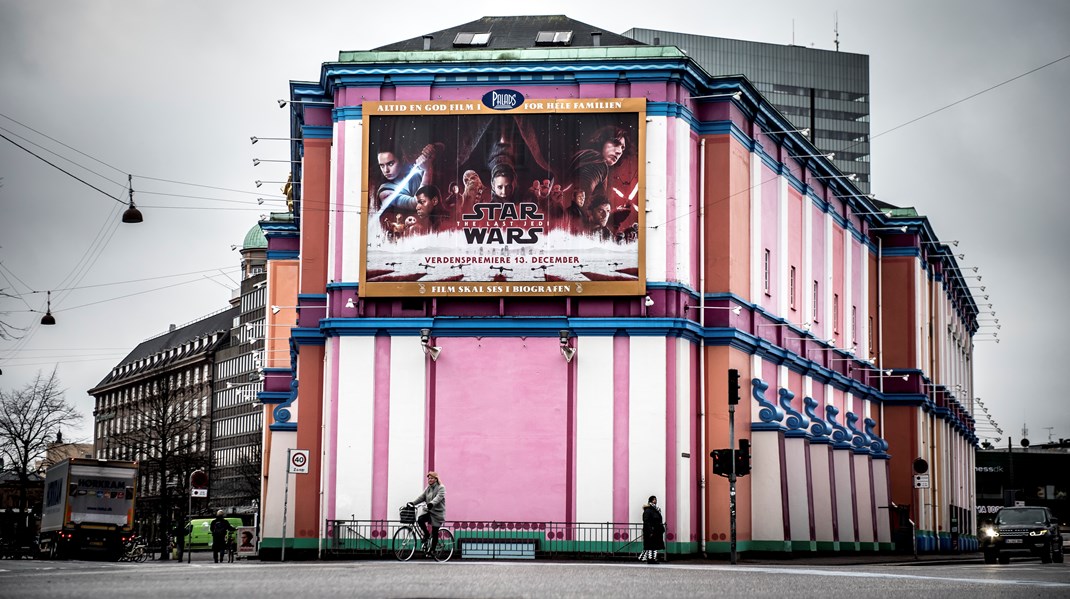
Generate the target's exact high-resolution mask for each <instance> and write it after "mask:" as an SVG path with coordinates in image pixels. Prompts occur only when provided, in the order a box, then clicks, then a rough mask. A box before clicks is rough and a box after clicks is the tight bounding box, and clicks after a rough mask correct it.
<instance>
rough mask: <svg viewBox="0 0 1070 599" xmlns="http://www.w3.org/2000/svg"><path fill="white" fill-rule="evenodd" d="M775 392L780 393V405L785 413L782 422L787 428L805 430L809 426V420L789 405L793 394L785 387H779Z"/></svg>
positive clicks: (793, 397)
mask: <svg viewBox="0 0 1070 599" xmlns="http://www.w3.org/2000/svg"><path fill="white" fill-rule="evenodd" d="M777 393H778V394H779V395H780V407H781V408H783V409H784V413H785V414H787V418H786V419H785V420H784V424H785V425H787V427H788V430H789V431H798V430H802V431H804V432H805V430H806V427H808V426H810V420H809V419H808V418H807V417H806V416H803V415H802V414H800V413H799V412H798V411H797V410H795V408H792V407H791V401H792V400H793V399H795V394H794V393H792V392H791V391H788V390H787V389H780V390H779V391H777Z"/></svg>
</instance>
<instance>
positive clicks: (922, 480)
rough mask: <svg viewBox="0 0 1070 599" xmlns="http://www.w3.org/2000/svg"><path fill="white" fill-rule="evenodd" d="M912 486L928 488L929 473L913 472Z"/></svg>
mask: <svg viewBox="0 0 1070 599" xmlns="http://www.w3.org/2000/svg"><path fill="white" fill-rule="evenodd" d="M914 488H915V489H928V488H929V475H928V474H915V475H914Z"/></svg>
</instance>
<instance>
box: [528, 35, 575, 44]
mask: <svg viewBox="0 0 1070 599" xmlns="http://www.w3.org/2000/svg"><path fill="white" fill-rule="evenodd" d="M571 41H572V32H571V31H540V32H539V33H538V34H537V35H536V36H535V45H536V46H567V45H569V43H570V42H571Z"/></svg>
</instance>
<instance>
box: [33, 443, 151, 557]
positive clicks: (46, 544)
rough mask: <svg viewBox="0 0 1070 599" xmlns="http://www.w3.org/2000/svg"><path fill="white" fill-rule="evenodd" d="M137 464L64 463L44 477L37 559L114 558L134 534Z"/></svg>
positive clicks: (81, 460) (72, 460)
mask: <svg viewBox="0 0 1070 599" xmlns="http://www.w3.org/2000/svg"><path fill="white" fill-rule="evenodd" d="M137 468H138V465H137V462H126V461H119V460H94V459H90V458H68V459H66V460H63V461H62V462H59V463H57V464H56V465H54V466H52V467H51V468H49V469H48V472H47V473H46V474H45V498H44V507H43V509H42V510H41V535H40V545H39V550H40V554H41V555H42V556H43V557H48V558H52V559H80V558H86V557H92V556H94V555H95V556H99V557H103V558H105V559H119V557H120V556H122V554H123V544H124V543H125V542H126V541H127V540H128V539H130V537H132V536H133V535H134V498H135V495H136V486H137Z"/></svg>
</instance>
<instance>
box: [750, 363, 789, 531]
mask: <svg viewBox="0 0 1070 599" xmlns="http://www.w3.org/2000/svg"><path fill="white" fill-rule="evenodd" d="M751 385H752V387H753V390H752V393H751V395H752V397H753V398H754V400H755V401H756V402H758V405H759V408H758V422H752V423H751V426H750V430H751V457H752V465H751V474H750V476H751V534H752V537H751V538H752V541H751V548H752V549H756V550H759V551H790V550H791V545H790V542H789V539H788V534H787V527H788V504H787V497H786V494H787V483H786V479H785V474H786V471H785V464H784V450H785V448H784V425H783V424H782V422H783V420H784V410H782V409H781V408H780V407H779V406H777V405H776V404H774V403H772V402H770V401H769V400H768V399H766V397H765V392H766V391H767V390H768V389H769V385H768V383H766V382H765V381H763V380H761V379H757V378H756V379H752V380H751Z"/></svg>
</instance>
